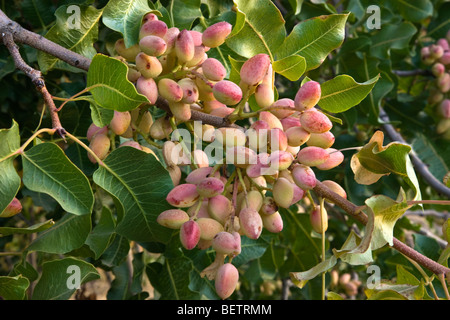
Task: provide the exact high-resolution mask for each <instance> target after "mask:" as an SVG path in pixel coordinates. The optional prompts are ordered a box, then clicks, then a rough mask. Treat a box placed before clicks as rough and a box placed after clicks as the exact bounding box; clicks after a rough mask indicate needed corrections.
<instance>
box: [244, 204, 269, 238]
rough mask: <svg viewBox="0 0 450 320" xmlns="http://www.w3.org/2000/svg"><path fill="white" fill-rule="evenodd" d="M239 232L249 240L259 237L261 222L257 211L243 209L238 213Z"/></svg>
mask: <svg viewBox="0 0 450 320" xmlns="http://www.w3.org/2000/svg"><path fill="white" fill-rule="evenodd" d="M239 223H240V226H241V228H240V231H241V230H242V232H243V233H244V234H245V235H246V236H247V237H249V238H250V239H258V238H259V236H260V235H261V232H262V228H263V222H262V219H261V216H260V215H259V213H258V211H256V210H254V209H252V208H244V209H242V210H241V211H240V212H239Z"/></svg>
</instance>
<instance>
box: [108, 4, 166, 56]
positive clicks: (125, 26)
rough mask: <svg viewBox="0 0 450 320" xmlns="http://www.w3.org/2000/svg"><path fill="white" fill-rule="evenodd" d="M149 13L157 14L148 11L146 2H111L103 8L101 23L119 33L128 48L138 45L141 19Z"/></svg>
mask: <svg viewBox="0 0 450 320" xmlns="http://www.w3.org/2000/svg"><path fill="white" fill-rule="evenodd" d="M149 12H154V13H156V14H159V12H158V11H155V10H152V9H150V7H149V6H148V1H147V0H111V1H109V2H108V4H107V5H106V6H105V8H104V11H103V17H102V21H103V23H104V24H105V25H106V26H107V27H108V28H110V29H112V30H114V31H117V32H120V33H121V34H122V35H123V38H124V41H125V46H126V47H127V48H129V47H131V46H133V45H135V44H136V43H138V40H139V29H140V28H141V23H142V18H143V17H144V15H145V14H147V13H149Z"/></svg>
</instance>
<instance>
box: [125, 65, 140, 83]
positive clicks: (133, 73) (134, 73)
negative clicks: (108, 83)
mask: <svg viewBox="0 0 450 320" xmlns="http://www.w3.org/2000/svg"><path fill="white" fill-rule="evenodd" d="M141 76H142V75H141V73H140V72H139V71H138V70H137V69H136V68H133V67H131V66H129V67H128V72H127V79H128V81H130V82H133V83H134V82H136V81H137V80H138V79H139V77H141Z"/></svg>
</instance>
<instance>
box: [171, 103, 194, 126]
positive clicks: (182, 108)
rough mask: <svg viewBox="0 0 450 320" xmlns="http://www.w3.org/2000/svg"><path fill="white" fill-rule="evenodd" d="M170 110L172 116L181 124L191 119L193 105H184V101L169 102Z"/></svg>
mask: <svg viewBox="0 0 450 320" xmlns="http://www.w3.org/2000/svg"><path fill="white" fill-rule="evenodd" d="M169 109H170V112H172V115H173V116H174V117H175V119H177V120H178V121H179V122H186V121H189V119H191V115H192V113H191V105H190V104H187V103H184V102H182V101H177V102H174V101H169Z"/></svg>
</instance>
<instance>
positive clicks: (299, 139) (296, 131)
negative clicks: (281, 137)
mask: <svg viewBox="0 0 450 320" xmlns="http://www.w3.org/2000/svg"><path fill="white" fill-rule="evenodd" d="M310 136H311V133H309V131H306V130H305V129H303V128H302V127H292V128H289V129H288V130H286V137H287V141H288V145H290V146H291V147H299V146H301V145H303V144H304V143H305V142H307V141H308V140H309V138H310Z"/></svg>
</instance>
